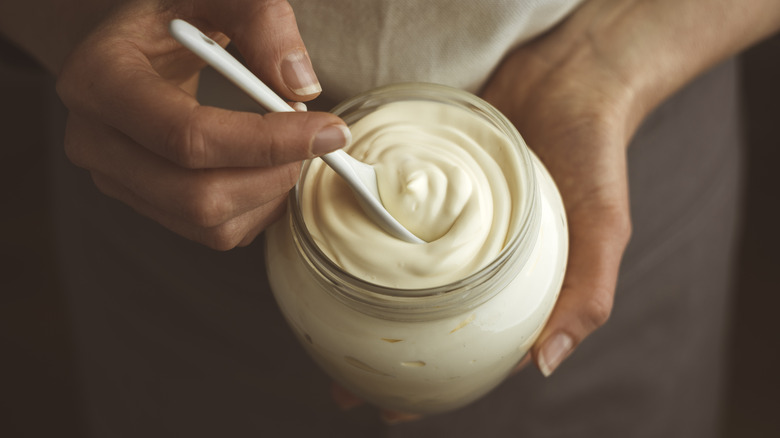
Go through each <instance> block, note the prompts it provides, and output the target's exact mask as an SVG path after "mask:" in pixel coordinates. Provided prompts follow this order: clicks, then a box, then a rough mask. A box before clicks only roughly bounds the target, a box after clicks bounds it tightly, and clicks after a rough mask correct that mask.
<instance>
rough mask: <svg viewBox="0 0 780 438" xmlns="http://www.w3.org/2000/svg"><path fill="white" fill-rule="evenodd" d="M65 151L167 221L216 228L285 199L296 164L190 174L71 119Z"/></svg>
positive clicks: (103, 130)
mask: <svg viewBox="0 0 780 438" xmlns="http://www.w3.org/2000/svg"><path fill="white" fill-rule="evenodd" d="M65 150H66V153H67V154H68V157H69V158H70V159H71V161H73V162H74V163H75V164H76V165H78V166H80V167H83V168H86V169H90V170H94V171H99V172H100V173H102V174H103V175H104V176H105V177H107V178H110V179H111V180H113V181H116V182H117V183H120V182H121V184H122V185H123V186H124V187H125V188H126V189H127V190H129V191H131V192H133V193H134V194H135V196H137V197H138V198H140V199H143V200H145V202H147V203H148V204H150V205H154V206H157V207H156V208H157V210H159V211H160V212H165V213H166V214H167V215H169V216H170V217H175V218H178V219H179V220H181V221H185V222H188V223H192V224H195V225H197V226H200V227H203V228H210V227H216V226H218V225H220V224H223V223H225V222H227V221H228V220H230V219H231V218H234V217H237V216H240V215H242V214H244V213H246V212H249V211H251V210H254V209H256V208H258V207H259V206H261V205H263V204H265V203H267V202H270V201H272V200H275V199H277V198H279V197H280V196H284V195H286V194H287V192H289V190H290V189H291V188H292V187H293V186H294V184H295V182H296V181H297V178H298V173H299V169H300V166H299V164H298V163H293V164H288V165H284V166H277V167H271V168H227V169H206V170H190V169H184V168H181V167H178V166H176V165H174V164H172V163H170V162H168V161H167V160H165V159H163V158H161V157H159V156H157V155H155V154H153V153H151V152H149V151H147V150H145V149H143V148H141V147H139V146H138V145H137V144H136V143H135V142H133V141H132V140H131V139H129V138H128V137H126V136H124V135H122V134H121V133H118V132H116V131H115V130H113V129H112V128H110V127H107V126H105V125H95V124H93V123H90V122H89V121H86V120H84V119H83V118H81V117H78V116H73V115H72V116H71V117H69V120H68V125H67V129H66V135H65Z"/></svg>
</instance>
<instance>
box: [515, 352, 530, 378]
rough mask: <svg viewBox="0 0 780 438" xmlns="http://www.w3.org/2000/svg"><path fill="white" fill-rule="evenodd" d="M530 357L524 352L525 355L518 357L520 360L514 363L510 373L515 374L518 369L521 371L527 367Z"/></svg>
mask: <svg viewBox="0 0 780 438" xmlns="http://www.w3.org/2000/svg"><path fill="white" fill-rule="evenodd" d="M531 359H532V358H531V355H530V354H526V355H525V356H523V358H522V359H520V362H518V363H517V365H515V367H514V368H513V369H512V372H511V373H510V374H511V375H515V374H517V373H519V372H520V371H522V370H523V369H525V367H527V366H528V364H530V363H531Z"/></svg>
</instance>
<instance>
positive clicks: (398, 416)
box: [379, 409, 422, 425]
mask: <svg viewBox="0 0 780 438" xmlns="http://www.w3.org/2000/svg"><path fill="white" fill-rule="evenodd" d="M379 418H380V419H381V420H382V421H383V422H384V423H385V424H389V425H394V424H400V423H408V422H410V421H417V420H419V419H421V418H422V415H420V414H410V413H408V412H399V411H393V410H386V409H385V410H382V411H380V412H379Z"/></svg>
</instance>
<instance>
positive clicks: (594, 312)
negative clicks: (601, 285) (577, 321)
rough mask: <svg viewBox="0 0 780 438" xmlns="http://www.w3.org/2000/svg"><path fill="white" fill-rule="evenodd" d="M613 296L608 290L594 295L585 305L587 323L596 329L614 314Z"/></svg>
mask: <svg viewBox="0 0 780 438" xmlns="http://www.w3.org/2000/svg"><path fill="white" fill-rule="evenodd" d="M612 303H613V301H612V296H611V294H609V293H606V292H600V293H598V294H596V295H594V296H593V297H592V298H591V299H590V300H588V302H587V303H586V305H585V309H584V317H585V320H586V323H587V325H588V326H589V327H590V328H592V329H596V328H598V327H601V326H603V325H604V324H606V323H607V321H608V320H609V317H610V315H611V314H612Z"/></svg>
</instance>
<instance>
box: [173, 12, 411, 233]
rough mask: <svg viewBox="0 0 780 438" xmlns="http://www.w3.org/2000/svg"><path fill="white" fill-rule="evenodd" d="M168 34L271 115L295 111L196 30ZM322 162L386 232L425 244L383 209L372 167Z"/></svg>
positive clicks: (330, 159)
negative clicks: (344, 183) (343, 182)
mask: <svg viewBox="0 0 780 438" xmlns="http://www.w3.org/2000/svg"><path fill="white" fill-rule="evenodd" d="M169 31H170V33H171V35H173V37H174V38H175V39H176V40H177V41H178V42H180V43H181V44H182V45H183V46H184V47H186V48H188V49H189V50H191V51H192V52H193V53H195V54H196V55H198V56H199V57H200V58H201V59H203V60H204V61H206V62H207V63H208V64H209V65H211V66H212V67H214V69H215V70H217V71H218V72H220V73H222V74H223V75H224V76H225V77H226V78H228V79H230V81H231V82H233V83H234V84H235V85H236V86H238V87H239V88H241V89H242V90H244V92H246V93H247V94H248V95H249V96H251V97H252V98H253V99H254V100H256V101H257V102H258V103H259V104H260V105H262V106H263V107H264V108H265V109H266V110H268V111H271V112H285V111H295V110H294V109H292V108H291V107H290V105H288V104H287V102H285V101H284V100H283V99H282V98H280V97H279V96H278V95H276V93H274V92H273V91H272V90H271V89H270V88H268V86H267V85H265V84H264V83H263V82H262V81H261V80H260V79H258V78H257V76H255V75H254V74H252V72H250V71H249V70H248V69H247V68H246V67H244V65H243V64H241V63H240V62H238V60H237V59H236V58H234V57H233V56H232V55H231V54H230V53H228V52H227V51H226V50H225V49H223V48H222V47H221V46H220V45H219V44H217V43H216V42H214V41H213V40H212V39H211V38H209V37H207V36H206V35H205V34H203V32H201V31H200V30H198V29H197V28H196V27H195V26H193V25H191V24H189V23H187V22H186V21H184V20H180V19H178V18H177V19H174V20H173V21H171V24H170V26H169ZM321 158H322V159H323V160H324V161H325V163H327V164H328V166H330V167H331V168H332V169H333V170H335V171H336V173H338V174H339V175H341V177H342V178H344V180H345V181H346V182H347V184H349V186H350V188H352V191H353V192H354V193H355V196H356V197H357V199H358V202H359V203H360V206H361V207H362V208H363V210H364V211H365V212H366V214H368V215H369V216H370V217H371V219H372V220H374V222H376V223H377V224H379V225H380V226H381V227H382V228H383V229H384V230H385V231H387V232H388V233H390V234H392V235H393V236H395V237H397V238H399V239H401V240H405V241H407V242H411V243H425V241H424V240H422V239H420V238H418V237H417V236H415V235H414V234H412V233H411V232H410V231H409V230H407V229H406V228H405V227H404V226H403V225H401V224H400V223H399V222H398V221H397V220H396V219H395V218H394V217H393V216H392V215H391V214H390V213H388V211H387V210H386V209H385V206H384V205H383V204H382V201H381V198H380V197H379V189H378V188H377V183H376V171H375V170H374V167H373V166H371V165H369V164H366V163H363V162H361V161H358V160H356V159H354V158H352V157H351V156H350V155H349V154H347V153H346V152H344V151H342V150H337V151H334V152H330V153H327V154H325V155H323V156H322V157H321Z"/></svg>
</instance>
